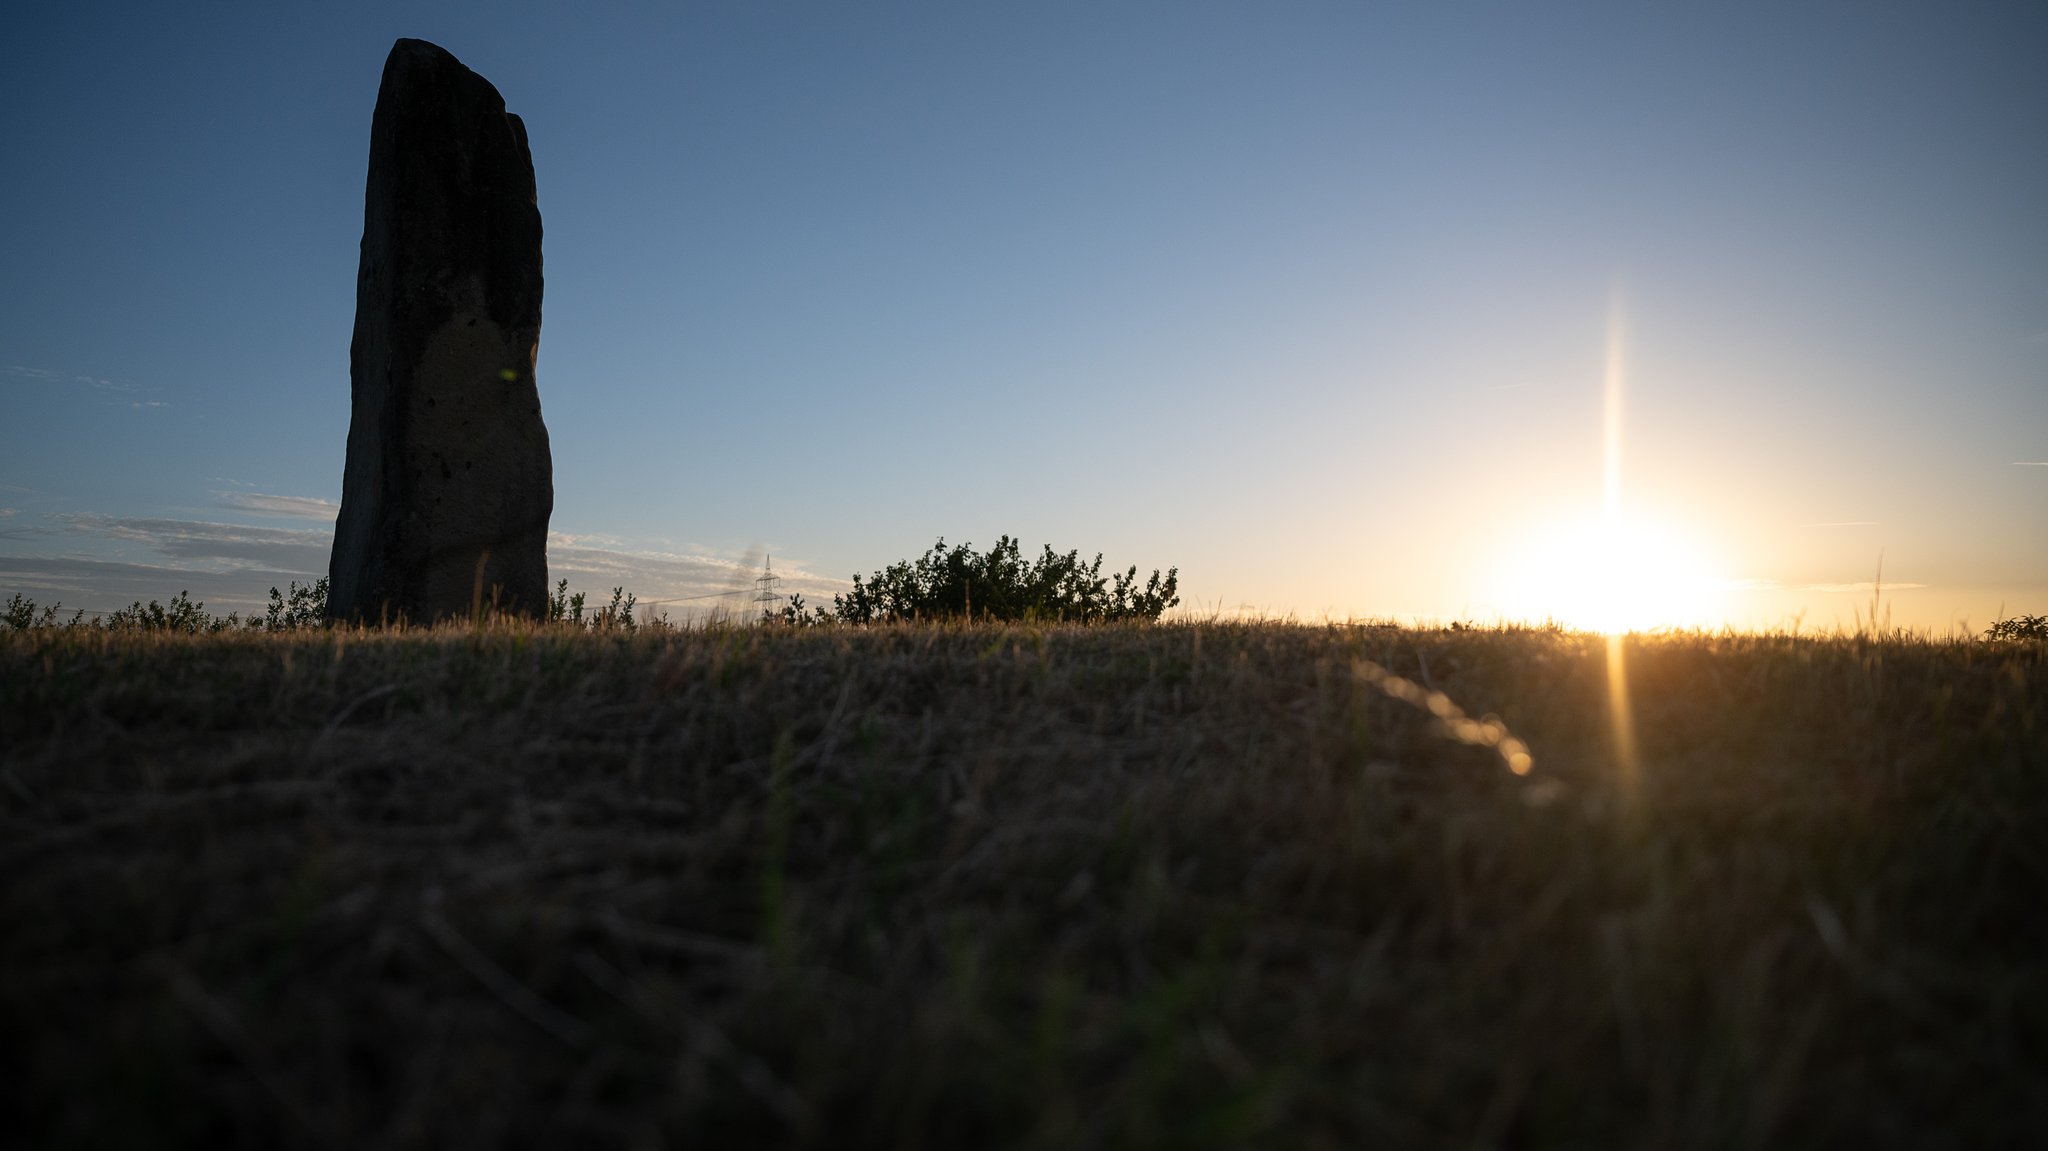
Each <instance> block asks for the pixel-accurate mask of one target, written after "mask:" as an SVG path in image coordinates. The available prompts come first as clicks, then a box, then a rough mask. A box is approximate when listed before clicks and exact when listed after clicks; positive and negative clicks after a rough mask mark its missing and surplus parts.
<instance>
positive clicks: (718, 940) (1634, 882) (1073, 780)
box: [0, 623, 2048, 1149]
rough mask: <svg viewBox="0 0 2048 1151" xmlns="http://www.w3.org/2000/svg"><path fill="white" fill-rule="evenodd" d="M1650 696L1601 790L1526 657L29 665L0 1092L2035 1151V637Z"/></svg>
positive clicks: (470, 651)
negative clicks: (1511, 757)
mask: <svg viewBox="0 0 2048 1151" xmlns="http://www.w3.org/2000/svg"><path fill="white" fill-rule="evenodd" d="M1622 654H1623V655H1624V657H1625V664H1624V666H1625V670H1626V676H1627V682H1628V686H1629V702H1630V712H1631V715H1632V718H1633V754H1629V753H1627V752H1626V751H1625V750H1624V749H1623V748H1621V747H1619V746H1618V744H1617V742H1616V739H1615V736H1614V731H1615V728H1614V724H1613V722H1612V708H1611V706H1610V704H1611V696H1610V678H1609V676H1610V660H1609V651H1608V647H1607V645H1606V642H1605V641H1604V640H1602V639H1601V638H1599V637H1596V636H1583V635H1576V634H1569V633H1560V632H1551V631H1529V630H1485V629H1479V630H1451V631H1425V630H1403V629H1396V628H1382V627H1328V628H1324V627H1303V626H1286V625H1231V624H1222V623H1211V624H1182V625H1161V626H1151V627H1145V626H1132V627H1102V628H1092V629H1080V628H1061V627H1031V626H1015V627H1011V626H992V625H979V626H952V627H940V626H925V627H880V628H871V629H852V628H811V629H780V628H705V629H698V630H685V631H681V632H675V631H669V632H650V631H642V632H640V633H639V634H636V635H631V636H628V635H622V634H615V633H590V632H576V631H570V630H567V629H528V628H520V627H514V626H505V627H498V628H485V629H482V630H462V629H451V630H443V631H436V632H413V633H407V634H372V633H351V632H333V633H329V632H319V631H312V632H306V633H301V634H284V635H266V634H255V633H231V634H226V635H219V636H210V637H209V636H198V637H180V636H165V635H161V634H158V635H151V634H143V633H125V634H124V633H118V632H115V633H107V632H98V631H89V630H85V629H63V628H49V629H39V630H33V631H28V632H15V633H9V634H5V635H0V762H4V772H0V868H4V871H0V875H4V882H5V890H4V897H0V1052H4V1058H5V1063H4V1065H0V1083H4V1086H0V1092H4V1094H0V1111H4V1112H6V1113H8V1114H10V1115H13V1116H17V1117H18V1118H17V1119H15V1120H10V1121H9V1124H8V1125H9V1126H11V1127H13V1128H14V1130H15V1131H16V1132H18V1133H19V1132H26V1133H27V1134H28V1137H29V1138H28V1141H27V1142H26V1143H16V1144H14V1145H16V1146H45V1147H63V1146H90V1145H105V1146H129V1147H136V1146H207V1147H273V1146H285V1145H305V1146H341V1147H378V1146H402V1147H413V1146H420V1147H425V1146H433V1147H467V1146H563V1145H594V1146H606V1145H629V1146H634V1147H655V1146H674V1147H685V1146H695V1147H783V1146H787V1147H809V1146H840V1147H893V1148H949V1149H950V1148H972V1147H1046V1148H1068V1147H1100V1148H1126V1147H1130V1148H1137V1147H1243V1146H1271V1147H1288V1148H1302V1147H1306V1148H1316V1147H1359V1146H1371V1147H1397V1148H1439V1147H1441V1148H1453V1147H1456V1148H1468V1147H1629V1148H1694V1147H1697V1148H1721V1147H1762V1146H1772V1147H1808V1146H1862V1147H1871V1146H1887V1147H1908V1146H1910V1147H1990V1146H2031V1145H2036V1142H2035V1141H2036V1140H2037V1139H2039V1138H2040V1137H2041V1132H2043V1131H2048V644H2044V643H2040V642H2032V643H2014V644H1989V643H1983V642H1972V641H1963V640H1956V641H1930V640H1920V639H1913V638H1907V637H1891V638H1872V637H1868V636H1865V637H1850V636H1836V637H1806V638H1794V637H1789V636H1674V637H1653V638H1640V639H1633V640H1630V641H1629V642H1628V643H1627V644H1626V646H1625V648H1624V649H1623V651H1622ZM1367 661H1369V662H1367ZM1381 668H1384V669H1385V674H1383V673H1381V672H1380V671H1379V670H1378V669H1381ZM1388 675H1391V676H1395V677H1399V678H1398V679H1389V678H1387V677H1388ZM1407 684H1412V685H1414V686H1413V687H1412V688H1411V687H1406V686H1404V685H1407ZM1403 693H1406V694H1410V695H1413V696H1414V697H1415V698H1416V699H1417V700H1419V701H1420V702H1421V703H1422V704H1423V705H1424V706H1422V707H1417V706H1413V705H1411V703H1409V702H1404V701H1403V700H1402V699H1399V698H1395V697H1396V696H1397V695H1400V694H1403ZM1430 693H1441V697H1442V699H1447V700H1448V701H1450V702H1452V703H1454V704H1455V705H1456V706H1457V707H1459V708H1462V709H1463V712H1464V713H1466V714H1467V715H1469V717H1470V718H1471V720H1472V721H1473V722H1471V723H1468V724H1465V725H1464V726H1463V728H1462V729H1461V730H1463V731H1464V732H1465V734H1466V735H1467V736H1468V737H1470V736H1471V735H1472V734H1473V732H1475V731H1481V732H1485V733H1491V734H1489V735H1488V736H1487V738H1486V739H1482V740H1479V741H1477V742H1478V744H1479V745H1475V744H1474V743H1472V742H1460V741H1459V740H1457V739H1452V738H1447V732H1449V730H1450V729H1451V728H1452V727H1453V726H1456V720H1457V716H1456V715H1455V714H1453V713H1449V709H1448V707H1446V706H1445V705H1444V704H1443V703H1442V702H1441V700H1439V702H1438V710H1439V711H1441V712H1445V713H1447V714H1450V722H1448V723H1447V722H1446V721H1445V720H1444V719H1441V718H1438V717H1437V716H1435V715H1433V714H1432V713H1431V712H1430V711H1429V710H1427V705H1428V704H1429V703H1430V702H1431V701H1432V699H1437V697H1435V696H1432V695H1431V694H1430ZM1489 715H1490V716H1493V717H1497V721H1498V722H1499V723H1501V724H1504V725H1505V727H1506V729H1508V730H1510V731H1512V733H1513V736H1514V737H1515V738H1519V739H1520V740H1522V741H1525V742H1526V747H1527V750H1528V753H1529V755H1530V756H1532V757H1533V766H1532V769H1531V770H1530V771H1529V772H1528V773H1527V774H1526V775H1517V774H1515V773H1514V772H1512V771H1510V770H1508V766H1507V758H1508V757H1507V756H1505V755H1504V754H1503V752H1502V749H1503V748H1504V747H1506V746H1507V745H1506V744H1505V743H1501V737H1500V736H1499V732H1500V728H1499V727H1497V726H1491V727H1483V726H1482V724H1483V722H1484V720H1483V717H1486V716H1489ZM1488 742H1493V743H1497V744H1500V746H1495V747H1489V746H1484V744H1485V743H1488Z"/></svg>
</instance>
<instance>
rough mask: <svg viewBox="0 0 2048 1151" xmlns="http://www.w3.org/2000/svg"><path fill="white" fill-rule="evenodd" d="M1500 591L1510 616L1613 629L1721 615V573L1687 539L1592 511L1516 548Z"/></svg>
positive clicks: (1693, 622) (1694, 622) (1700, 623)
mask: <svg viewBox="0 0 2048 1151" xmlns="http://www.w3.org/2000/svg"><path fill="white" fill-rule="evenodd" d="M1506 579H1507V585H1506V586H1505V587H1503V588H1502V589H1501V599H1502V602H1503V604H1504V605H1505V607H1506V614H1507V615H1508V617H1509V618H1512V619H1519V620H1524V621H1527V622H1532V623H1536V622H1543V621H1554V622H1556V623H1560V624H1563V625H1565V626H1567V627H1574V628H1583V629H1585V630H1588V631H1598V632H1604V633H1606V634H1609V635H1614V634H1618V633H1622V632H1631V631H1650V630H1654V629H1657V628H1671V627H1706V626H1714V625H1716V624H1719V623H1720V622H1721V621H1722V611H1723V609H1724V607H1725V605H1724V604H1723V602H1722V597H1723V591H1724V589H1725V587H1726V584H1725V581H1724V580H1723V579H1722V578H1721V577H1720V576H1719V574H1718V573H1717V572H1716V571H1715V570H1714V565H1713V563H1712V561H1711V559H1710V558H1709V557H1708V555H1707V554H1706V553H1705V552H1704V551H1703V550H1702V549H1701V548H1700V547H1699V546H1698V545H1697V544H1695V543H1694V542H1693V541H1691V540H1689V539H1687V538H1685V537H1684V536H1683V535H1681V534H1679V533H1678V532H1676V531H1673V530H1671V529H1669V528H1667V527H1665V526H1664V525H1661V524H1658V523H1654V522H1645V521H1638V520H1630V519H1627V518H1618V519H1614V520H1605V519H1594V520H1589V521H1586V522H1582V523H1578V524H1573V525H1569V526H1565V527H1562V528H1560V529H1558V530H1555V531H1552V532H1549V533H1546V534H1544V535H1543V536H1541V537H1538V538H1537V539H1535V540H1533V541H1531V542H1530V543H1529V544H1528V545H1527V546H1525V547H1523V548H1521V549H1519V551H1518V559H1517V560H1516V561H1515V562H1512V563H1511V564H1510V565H1509V566H1508V569H1507V572H1506Z"/></svg>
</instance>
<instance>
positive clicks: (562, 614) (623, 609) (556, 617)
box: [548, 580, 640, 632]
mask: <svg viewBox="0 0 2048 1151" xmlns="http://www.w3.org/2000/svg"><path fill="white" fill-rule="evenodd" d="M639 601H640V597H639V596H637V595H635V594H633V593H632V592H629V591H627V590H626V589H625V588H623V587H615V588H613V589H612V602H611V603H610V604H609V605H607V606H605V607H601V608H598V609H597V610H596V611H593V612H591V613H590V616H589V618H588V619H586V618H584V615H583V611H584V599H583V593H582V592H577V593H576V594H575V595H570V594H569V581H568V580H562V581H560V582H558V583H556V584H555V590H554V591H553V592H552V593H551V594H549V596H548V622H549V623H566V624H574V625H575V626H577V627H587V628H589V629H591V630H592V631H606V630H609V629H613V628H616V629H619V630H621V631H628V632H630V631H633V630H635V629H637V628H638V627H639V626H640V625H639V624H637V623H635V622H634V620H633V605H635V604H636V603H638V602H639Z"/></svg>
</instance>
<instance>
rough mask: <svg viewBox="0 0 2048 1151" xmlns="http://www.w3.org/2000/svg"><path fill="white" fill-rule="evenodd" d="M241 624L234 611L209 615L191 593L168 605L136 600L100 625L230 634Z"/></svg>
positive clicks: (175, 597) (111, 627) (110, 627)
mask: <svg viewBox="0 0 2048 1151" xmlns="http://www.w3.org/2000/svg"><path fill="white" fill-rule="evenodd" d="M241 624H242V621H241V618H240V617H239V616H237V615H235V614H234V613H233V612H229V613H228V614H227V615H224V616H210V615H207V614H206V605H205V604H203V603H194V602H192V593H191V592H189V591H181V592H179V593H178V594H177V595H176V596H174V597H172V599H171V602H170V604H169V605H168V606H167V605H164V604H160V603H158V602H156V601H155V600H150V601H149V603H147V604H144V603H143V602H142V601H141V600H136V601H135V602H134V603H132V604H129V605H128V606H127V607H124V608H122V609H121V610H119V611H117V612H114V613H113V614H111V615H109V616H107V618H105V619H103V620H101V621H100V626H102V627H105V628H108V629H110V630H118V629H133V630H137V631H179V632H185V633H186V634H188V635H197V634H199V633H200V632H217V631H229V630H231V629H233V628H237V627H240V626H241Z"/></svg>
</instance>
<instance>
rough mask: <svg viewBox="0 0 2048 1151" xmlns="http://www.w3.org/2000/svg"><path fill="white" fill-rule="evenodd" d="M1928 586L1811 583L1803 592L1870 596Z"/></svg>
mask: <svg viewBox="0 0 2048 1151" xmlns="http://www.w3.org/2000/svg"><path fill="white" fill-rule="evenodd" d="M1926 586H1928V585H1926V584H1924V583H1906V582H1899V583H1892V582H1890V581H1888V580H1887V581H1883V582H1880V581H1877V580H1863V581H1861V582H1859V583H1810V584H1807V585H1806V586H1805V588H1803V589H1801V590H1804V591H1817V592H1826V593H1829V594H1838V595H1851V594H1853V595H1868V594H1870V593H1871V592H1887V591H1910V590H1912V589H1914V588H1922V587H1926Z"/></svg>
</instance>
